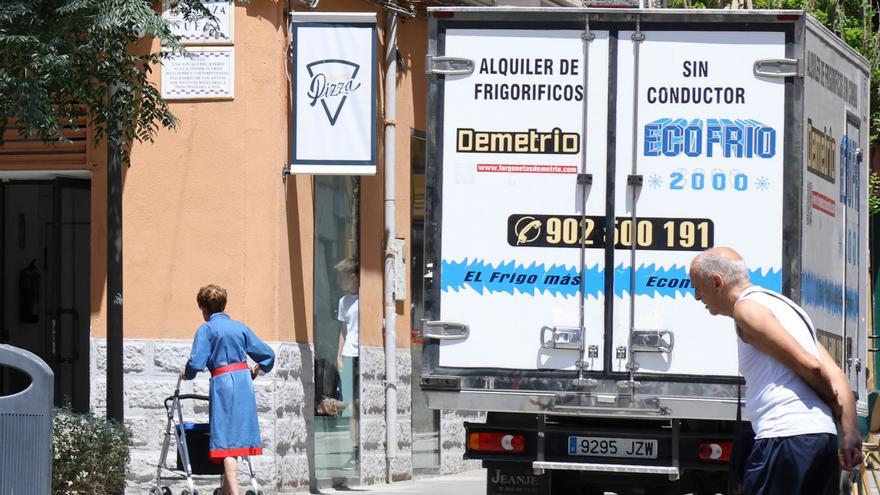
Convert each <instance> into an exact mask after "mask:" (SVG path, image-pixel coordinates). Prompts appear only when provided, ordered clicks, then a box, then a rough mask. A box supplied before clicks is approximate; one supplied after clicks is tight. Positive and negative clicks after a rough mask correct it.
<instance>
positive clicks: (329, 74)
mask: <svg viewBox="0 0 880 495" xmlns="http://www.w3.org/2000/svg"><path fill="white" fill-rule="evenodd" d="M360 68H361V66H360V65H358V64H356V63H354V62H349V61H348V60H340V59H325V60H319V61H317V62H312V63H310V64H308V65H306V70H307V71H308V72H309V76H310V77H311V78H312V80H311V81H310V82H309V89H308V93H306V94H307V95H308V97H309V99H311V103H310V104H309V106H315V105H316V104H317V103H318V102H319V101H320V102H321V106H322V107H324V113H325V114H326V115H327V120H329V121H330V125H332V126H335V125H336V120H337V119H339V113H340V112H342V107H343V105H345V100H346V98H348V95H350V94H352V93H354V92H355V91H357V90H358V88H360V87H361V83H360V82H358V81H357V76H358V72H360Z"/></svg>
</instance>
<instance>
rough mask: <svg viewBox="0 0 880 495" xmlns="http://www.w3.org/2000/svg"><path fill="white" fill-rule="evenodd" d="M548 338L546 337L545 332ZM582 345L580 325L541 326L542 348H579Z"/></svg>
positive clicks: (582, 335) (582, 330) (582, 331)
mask: <svg viewBox="0 0 880 495" xmlns="http://www.w3.org/2000/svg"><path fill="white" fill-rule="evenodd" d="M548 332H549V333H550V338H549V339H548V338H547V333H548ZM583 345H584V329H583V328H580V327H548V326H544V327H541V347H543V348H544V349H580V348H581V347H583Z"/></svg>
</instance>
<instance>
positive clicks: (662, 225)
mask: <svg viewBox="0 0 880 495" xmlns="http://www.w3.org/2000/svg"><path fill="white" fill-rule="evenodd" d="M617 43H618V57H617V65H616V70H617V74H616V76H617V77H616V80H617V86H616V88H617V95H618V98H617V102H618V104H617V122H616V130H617V136H618V140H617V146H616V155H617V161H616V163H615V170H614V174H615V177H616V180H615V184H616V185H615V191H614V193H615V201H614V203H615V211H616V217H617V221H616V223H615V237H616V238H618V249H617V250H616V252H615V265H614V271H615V280H614V282H615V289H614V322H613V327H614V338H613V342H612V343H611V345H612V346H613V347H614V353H615V357H616V359H615V361H614V363H613V365H612V367H613V370H614V371H627V365H628V364H634V365H635V368H636V370H637V371H638V372H640V373H663V374H672V375H701V376H707V375H708V376H730V375H737V354H736V334H735V331H734V328H733V325H732V323H731V320H730V319H728V318H726V317H719V316H712V315H710V314H709V312H708V311H706V309H705V308H704V306H703V304H702V303H700V302H698V301H696V300H695V298H694V292H693V289H692V288H691V287H690V280H689V277H688V270H689V266H690V262H691V260H692V259H693V257H694V256H695V255H696V254H697V253H698V252H699V251H702V250H704V249H707V248H709V247H713V246H731V247H733V248H734V249H736V250H737V251H739V252H740V253H741V254H742V256H743V257H744V259H745V260H746V263H747V265H748V267H749V271H750V275H751V278H752V283H754V284H757V285H761V286H763V287H765V288H768V289H772V290H776V291H781V290H782V255H783V162H784V160H783V150H784V146H783V143H784V132H785V101H786V93H785V79H783V78H777V77H768V76H762V75H759V74H757V73H756V62H758V61H761V60H774V59H784V58H785V34H784V33H783V32H780V31H759V32H755V31H724V30H723V29H722V30H715V29H712V30H699V29H697V30H676V29H665V30H656V29H651V28H646V29H645V30H643V31H641V32H640V33H637V32H635V31H633V30H629V31H620V32H619V33H618V40H617ZM633 95H635V96H633ZM634 102H636V105H634ZM634 135H635V136H636V140H635V143H633V139H632V136H634ZM794 221H795V222H796V221H798V220H797V218H796V217H795V218H794ZM633 266H635V272H633V271H632V267H633ZM633 293H635V298H634V299H633V297H632V294H633ZM719 350H723V352H718V351H719Z"/></svg>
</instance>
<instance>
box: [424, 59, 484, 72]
mask: <svg viewBox="0 0 880 495" xmlns="http://www.w3.org/2000/svg"><path fill="white" fill-rule="evenodd" d="M473 73H474V61H473V60H471V59H469V58H461V57H437V56H434V55H428V56H426V57H425V74H439V75H444V76H467V75H470V74H473Z"/></svg>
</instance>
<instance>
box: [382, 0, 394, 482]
mask: <svg viewBox="0 0 880 495" xmlns="http://www.w3.org/2000/svg"><path fill="white" fill-rule="evenodd" d="M396 3H397V2H395V1H393V0H392V4H396ZM384 113H385V162H384V163H385V294H384V301H385V479H386V482H387V483H391V481H392V480H391V471H392V469H391V463H392V461H393V460H394V458H395V457H397V329H396V328H395V325H396V323H397V322H396V319H397V313H396V312H397V308H396V305H395V302H394V252H395V250H394V248H393V243H394V242H395V240H396V238H397V227H396V225H395V214H396V212H395V198H396V194H395V187H396V181H395V173H396V167H395V153H394V151H395V147H396V143H397V142H396V130H397V129H396V125H397V122H396V120H395V119H396V118H397V16H396V15H395V14H394V12H393V11H391V10H389V11H388V21H387V25H386V28H385V112H384Z"/></svg>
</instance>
